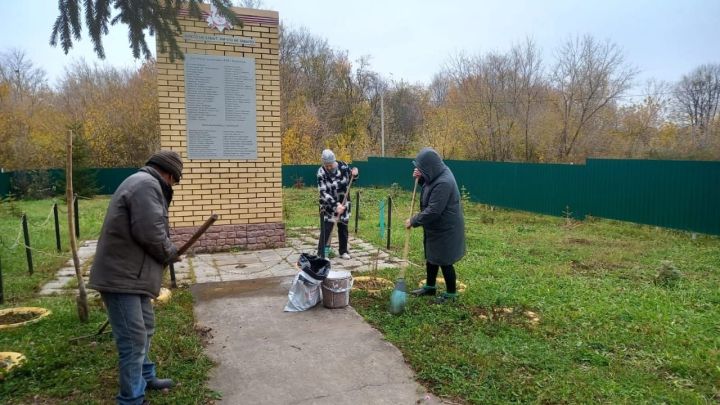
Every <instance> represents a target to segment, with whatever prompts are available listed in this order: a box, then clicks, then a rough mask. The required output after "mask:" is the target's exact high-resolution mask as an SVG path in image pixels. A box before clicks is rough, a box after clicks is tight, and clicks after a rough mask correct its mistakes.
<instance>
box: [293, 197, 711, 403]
mask: <svg viewBox="0 0 720 405" xmlns="http://www.w3.org/2000/svg"><path fill="white" fill-rule="evenodd" d="M388 192H390V193H393V194H395V199H394V207H395V211H394V214H393V215H394V218H393V226H392V228H393V231H392V233H393V238H392V246H391V248H392V249H393V250H395V252H396V253H399V252H401V251H402V246H403V240H404V236H405V234H404V232H403V229H402V222H403V220H404V218H407V216H408V214H409V205H410V201H409V200H410V198H409V193H406V192H398V191H396V190H392V189H390V190H387V189H385V190H376V189H365V190H362V194H361V206H360V215H361V217H360V219H361V223H360V227H359V228H360V229H359V234H360V237H362V238H363V239H368V240H371V241H373V242H375V243H379V242H380V241H381V239H380V237H379V235H378V230H377V229H378V222H379V218H378V211H379V209H378V204H379V201H380V200H382V199H384V198H386V196H387V194H388ZM315 193H316V191H315V190H314V189H305V190H296V189H287V190H286V193H285V206H286V207H292V209H291V210H290V209H287V210H286V212H285V216H286V221H287V223H288V224H289V225H290V226H296V225H313V224H314V223H315V222H317V221H316V220H315V218H316V217H317V215H316V214H315V213H316V212H317V208H316V206H315V203H314V202H315ZM353 195H354V193H353ZM465 219H466V235H467V247H468V253H467V255H466V256H465V258H464V259H463V260H462V261H460V262H459V263H458V264H457V266H456V268H457V272H458V278H459V281H460V282H462V283H464V284H465V285H467V290H466V291H465V292H464V293H463V294H462V295H461V298H460V300H459V302H458V303H457V304H455V305H444V306H438V305H433V304H430V303H429V300H428V299H422V298H418V299H412V298H411V299H409V301H408V306H407V307H406V311H405V313H404V314H403V315H401V316H393V315H390V314H389V313H388V311H387V306H388V303H389V292H386V293H385V294H384V295H382V296H380V297H371V296H368V295H366V294H364V293H362V292H353V295H352V304H353V306H354V307H355V309H356V310H357V311H358V312H360V313H361V314H362V315H363V316H364V317H365V318H366V319H367V320H368V322H370V323H371V324H372V325H374V326H375V327H376V328H378V329H379V330H380V331H382V333H383V334H384V335H385V337H386V339H387V340H388V341H390V342H392V343H393V344H395V345H396V346H397V347H398V348H400V350H401V351H402V352H403V353H404V355H405V358H406V359H407V360H408V362H409V363H410V365H411V366H412V368H413V369H414V370H415V372H416V373H417V376H418V378H419V379H420V380H421V381H422V382H423V383H424V384H425V385H426V386H427V387H428V388H429V389H431V390H432V391H433V392H434V393H435V394H437V395H440V396H442V397H446V398H451V399H453V400H457V401H460V402H468V403H509V402H535V403H598V402H599V403H692V404H695V403H718V402H720V289H718V286H719V285H720V268H719V267H720V239H719V238H717V237H711V236H704V235H699V236H698V237H697V238H696V239H692V238H691V235H690V234H689V233H687V232H679V231H672V230H667V229H660V228H656V227H652V226H643V225H637V224H630V223H623V222H617V221H610V220H600V219H592V218H589V219H587V220H585V221H582V222H576V221H571V220H566V219H565V218H556V217H550V216H543V215H535V214H528V213H522V212H516V211H509V210H502V209H494V210H493V209H491V208H489V207H487V206H482V205H478V204H467V203H466V204H465ZM351 228H354V223H353V226H352V227H351ZM382 243H383V245H384V241H383V242H382ZM410 252H411V254H410V258H411V260H412V261H413V262H415V263H419V264H421V263H423V252H422V230H420V229H414V230H413V233H412V236H411V248H410ZM664 260H667V261H670V262H671V263H672V264H673V265H674V266H675V267H676V268H677V270H679V271H680V273H681V278H680V280H679V281H678V282H677V284H676V285H674V286H663V285H662V283H661V284H656V283H655V282H654V280H655V277H656V275H657V273H658V269H660V268H661V262H662V261H664ZM396 275H397V270H388V271H383V272H380V274H379V276H382V277H385V278H388V279H390V280H394V279H395V277H396ZM424 278H425V270H424V268H421V267H411V268H410V269H409V270H408V275H407V279H408V281H409V283H408V284H409V285H410V286H415V285H417V283H418V282H419V281H420V280H421V279H424Z"/></svg>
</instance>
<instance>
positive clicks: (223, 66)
mask: <svg viewBox="0 0 720 405" xmlns="http://www.w3.org/2000/svg"><path fill="white" fill-rule="evenodd" d="M185 111H186V114H187V138H188V158H190V159H257V126H256V115H255V112H256V111H255V60H254V59H250V58H239V57H230V56H216V55H196V54H185Z"/></svg>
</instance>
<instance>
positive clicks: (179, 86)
mask: <svg viewBox="0 0 720 405" xmlns="http://www.w3.org/2000/svg"><path fill="white" fill-rule="evenodd" d="M203 10H204V11H205V12H209V7H208V6H207V5H204V7H203ZM232 10H233V11H234V12H235V13H236V14H237V15H238V17H240V18H241V20H243V21H244V22H245V23H244V26H243V27H242V28H240V27H238V26H236V27H234V28H233V29H226V30H225V31H224V32H222V33H221V32H219V31H218V30H217V29H215V28H210V27H208V24H207V22H206V21H205V20H204V19H202V20H198V19H195V18H191V17H182V16H181V17H180V18H179V21H180V24H181V27H182V30H183V31H184V32H193V33H204V34H210V35H232V36H240V37H246V38H247V37H251V38H253V39H254V40H255V45H254V46H233V45H227V44H221V43H209V42H208V43H200V42H185V41H184V39H183V37H182V35H180V36H177V37H176V39H177V41H178V45H179V46H180V49H182V51H183V53H185V54H188V53H192V54H206V55H225V56H235V57H245V58H253V59H255V72H256V74H255V82H256V94H257V98H256V105H257V112H256V115H257V159H254V160H226V159H225V160H222V159H213V160H205V159H193V160H189V159H188V158H187V134H186V129H185V123H186V116H185V75H184V63H183V61H182V60H175V61H172V62H171V61H170V58H169V56H168V55H167V54H163V53H161V52H160V47H159V46H158V48H157V69H158V76H157V77H158V79H157V80H158V98H159V100H158V102H159V111H160V144H161V147H162V148H163V149H172V150H174V151H176V152H178V153H180V155H181V156H182V158H183V161H184V165H185V167H184V170H183V179H182V182H181V183H180V184H179V185H177V186H176V187H175V195H174V197H173V204H172V206H171V211H170V221H171V226H172V227H173V228H174V230H175V233H176V234H177V233H180V234H184V233H186V232H183V230H186V229H193V228H197V227H198V226H199V225H201V224H202V223H203V222H204V221H205V219H206V218H207V217H208V216H209V215H210V214H211V213H213V212H214V213H216V214H218V215H219V217H220V218H219V219H218V221H217V222H216V224H217V225H219V226H221V227H220V228H218V229H226V230H229V229H236V228H237V227H236V228H232V227H228V226H227V225H244V226H242V227H239V228H237V229H247V230H253V229H273V230H275V231H273V232H274V233H277V232H278V231H277V230H278V229H281V230H282V234H283V235H282V236H283V238H282V239H284V227H282V226H281V225H282V175H281V150H280V145H281V139H280V70H279V55H278V24H277V21H278V13H277V12H275V11H265V10H252V9H243V8H233V9H232ZM258 17H259V18H258ZM253 224H257V225H258V226H252V225H253ZM263 224H265V225H266V226H263ZM223 225H225V226H223ZM214 228H215V227H214ZM211 229H213V228H211ZM178 230H180V232H178ZM239 244H242V243H239ZM248 244H249V245H255V246H261V244H253V243H248ZM226 245H227V246H226V247H228V246H230V247H231V246H236V245H238V243H233V242H232V241H230V242H229V243H226Z"/></svg>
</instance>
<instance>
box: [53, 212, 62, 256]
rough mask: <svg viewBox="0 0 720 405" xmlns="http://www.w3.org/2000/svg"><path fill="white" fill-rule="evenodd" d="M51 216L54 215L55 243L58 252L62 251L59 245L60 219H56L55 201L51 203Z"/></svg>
mask: <svg viewBox="0 0 720 405" xmlns="http://www.w3.org/2000/svg"><path fill="white" fill-rule="evenodd" d="M53 216H55V245H56V246H57V250H58V252H60V251H62V247H60V221H59V220H58V207H57V203H55V204H53Z"/></svg>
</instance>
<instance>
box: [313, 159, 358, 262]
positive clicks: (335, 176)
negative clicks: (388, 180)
mask: <svg viewBox="0 0 720 405" xmlns="http://www.w3.org/2000/svg"><path fill="white" fill-rule="evenodd" d="M320 158H321V159H322V164H323V165H322V166H321V167H320V168H319V169H318V171H317V185H318V191H319V192H320V211H321V214H320V215H321V216H322V223H323V228H324V229H321V230H320V238H319V239H318V256H322V257H325V254H324V250H325V246H327V244H328V242H329V241H330V234H331V233H332V230H333V225H334V224H335V223H336V222H337V227H338V239H339V245H340V246H339V249H340V251H339V254H340V257H341V258H343V259H350V252H349V251H348V222H349V221H350V196H349V195H348V196H347V198H345V195H346V194H347V193H348V192H349V190H348V189H349V187H350V181H351V180H355V179H357V177H358V173H359V172H358V168H357V167H353V168H350V166H349V165H348V164H347V163H345V162H342V161H339V160H335V154H334V153H333V151H331V150H330V149H325V150H324V151H322V155H321V156H320ZM343 201H344V204H343ZM323 235H325V240H323V238H322V236H323Z"/></svg>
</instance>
